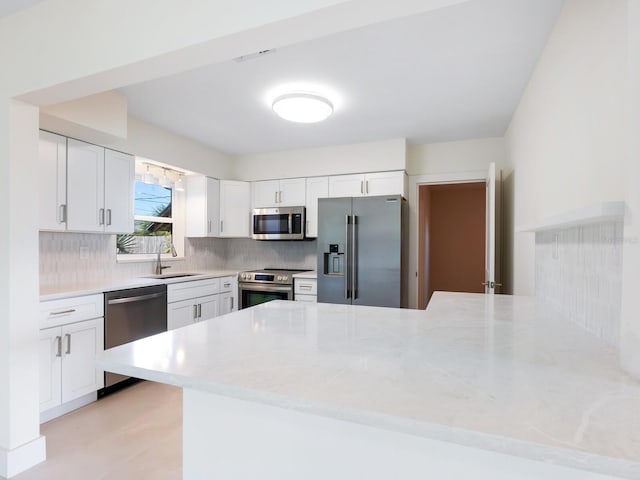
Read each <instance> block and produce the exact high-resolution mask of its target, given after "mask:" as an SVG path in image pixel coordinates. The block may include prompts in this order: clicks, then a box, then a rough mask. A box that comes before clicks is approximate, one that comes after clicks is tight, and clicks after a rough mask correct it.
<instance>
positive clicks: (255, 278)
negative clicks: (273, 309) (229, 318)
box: [238, 268, 306, 308]
mask: <svg viewBox="0 0 640 480" xmlns="http://www.w3.org/2000/svg"><path fill="white" fill-rule="evenodd" d="M304 271H306V270H291V269H281V268H265V269H264V270H253V271H250V272H243V273H241V274H240V275H239V276H238V298H239V303H240V308H248V307H253V306H254V305H259V304H260V303H265V302H270V301H271V300H293V274H294V273H298V272H304Z"/></svg>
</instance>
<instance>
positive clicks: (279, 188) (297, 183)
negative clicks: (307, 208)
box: [252, 178, 306, 208]
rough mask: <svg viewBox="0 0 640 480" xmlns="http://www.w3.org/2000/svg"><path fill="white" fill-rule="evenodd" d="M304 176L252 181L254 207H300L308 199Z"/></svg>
mask: <svg viewBox="0 0 640 480" xmlns="http://www.w3.org/2000/svg"><path fill="white" fill-rule="evenodd" d="M305 191H306V181H305V179H304V178H284V179H281V180H262V181H259V182H253V183H252V195H253V201H252V204H253V207H254V208H269V207H298V206H301V205H304V204H305V201H306V193H305Z"/></svg>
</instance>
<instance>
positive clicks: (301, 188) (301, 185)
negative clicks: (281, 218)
mask: <svg viewBox="0 0 640 480" xmlns="http://www.w3.org/2000/svg"><path fill="white" fill-rule="evenodd" d="M306 190H307V184H306V179H304V178H284V179H282V180H280V193H279V195H278V205H279V206H281V207H299V206H301V205H304V203H305V201H306Z"/></svg>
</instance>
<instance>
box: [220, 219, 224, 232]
mask: <svg viewBox="0 0 640 480" xmlns="http://www.w3.org/2000/svg"><path fill="white" fill-rule="evenodd" d="M222 232H224V220H220V233H222Z"/></svg>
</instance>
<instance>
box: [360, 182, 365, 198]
mask: <svg viewBox="0 0 640 480" xmlns="http://www.w3.org/2000/svg"><path fill="white" fill-rule="evenodd" d="M360 193H361V194H363V195H364V181H363V180H360Z"/></svg>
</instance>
